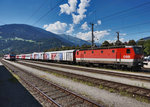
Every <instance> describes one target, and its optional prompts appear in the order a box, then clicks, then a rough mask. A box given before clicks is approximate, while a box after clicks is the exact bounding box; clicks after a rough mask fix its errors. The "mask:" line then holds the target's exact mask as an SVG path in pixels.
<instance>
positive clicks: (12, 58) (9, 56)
mask: <svg viewBox="0 0 150 107" xmlns="http://www.w3.org/2000/svg"><path fill="white" fill-rule="evenodd" d="M4 59H6V60H10V61H15V60H16V55H14V54H7V55H4Z"/></svg>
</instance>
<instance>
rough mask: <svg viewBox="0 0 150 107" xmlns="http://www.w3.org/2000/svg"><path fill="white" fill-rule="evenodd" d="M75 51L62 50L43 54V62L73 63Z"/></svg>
mask: <svg viewBox="0 0 150 107" xmlns="http://www.w3.org/2000/svg"><path fill="white" fill-rule="evenodd" d="M74 54H75V50H64V51H53V52H45V53H44V60H50V61H57V62H59V61H68V62H71V61H72V62H73V61H74V59H75V58H74Z"/></svg>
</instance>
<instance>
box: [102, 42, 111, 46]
mask: <svg viewBox="0 0 150 107" xmlns="http://www.w3.org/2000/svg"><path fill="white" fill-rule="evenodd" d="M105 46H110V43H109V42H108V41H104V42H103V43H102V45H101V47H105Z"/></svg>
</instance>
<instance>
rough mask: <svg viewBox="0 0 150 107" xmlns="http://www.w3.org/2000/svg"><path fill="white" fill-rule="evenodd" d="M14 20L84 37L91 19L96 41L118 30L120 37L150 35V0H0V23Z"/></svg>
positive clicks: (111, 36) (87, 35) (88, 33)
mask: <svg viewBox="0 0 150 107" xmlns="http://www.w3.org/2000/svg"><path fill="white" fill-rule="evenodd" d="M134 7H136V8H134ZM42 16H44V17H42ZM41 17H42V18H41ZM39 19H40V20H39ZM14 23H17V24H29V25H33V26H36V27H40V28H42V29H45V30H47V31H50V32H53V33H57V34H69V35H72V36H76V37H78V38H81V39H84V40H87V41H90V40H91V25H90V23H94V24H95V26H94V31H95V32H94V35H95V41H96V42H98V43H101V42H103V41H104V40H108V41H110V42H113V41H115V40H116V32H118V31H119V32H120V38H121V40H122V41H128V40H131V39H134V40H138V39H140V38H143V37H147V36H150V0H0V25H4V24H14Z"/></svg>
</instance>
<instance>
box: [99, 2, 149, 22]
mask: <svg viewBox="0 0 150 107" xmlns="http://www.w3.org/2000/svg"><path fill="white" fill-rule="evenodd" d="M149 4H150V2H145V3H142V4H140V5H137V6H134V7H131V8H128V9H125V10H122V11H119V12H116V13H113V14H110V15H107V16H104V17H101V18H100V19H101V20H103V19H106V18H110V17H112V16H116V15H119V14H122V13H126V12H128V11H130V10H133V9H137V8H140V7H143V6H145V5H149Z"/></svg>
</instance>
